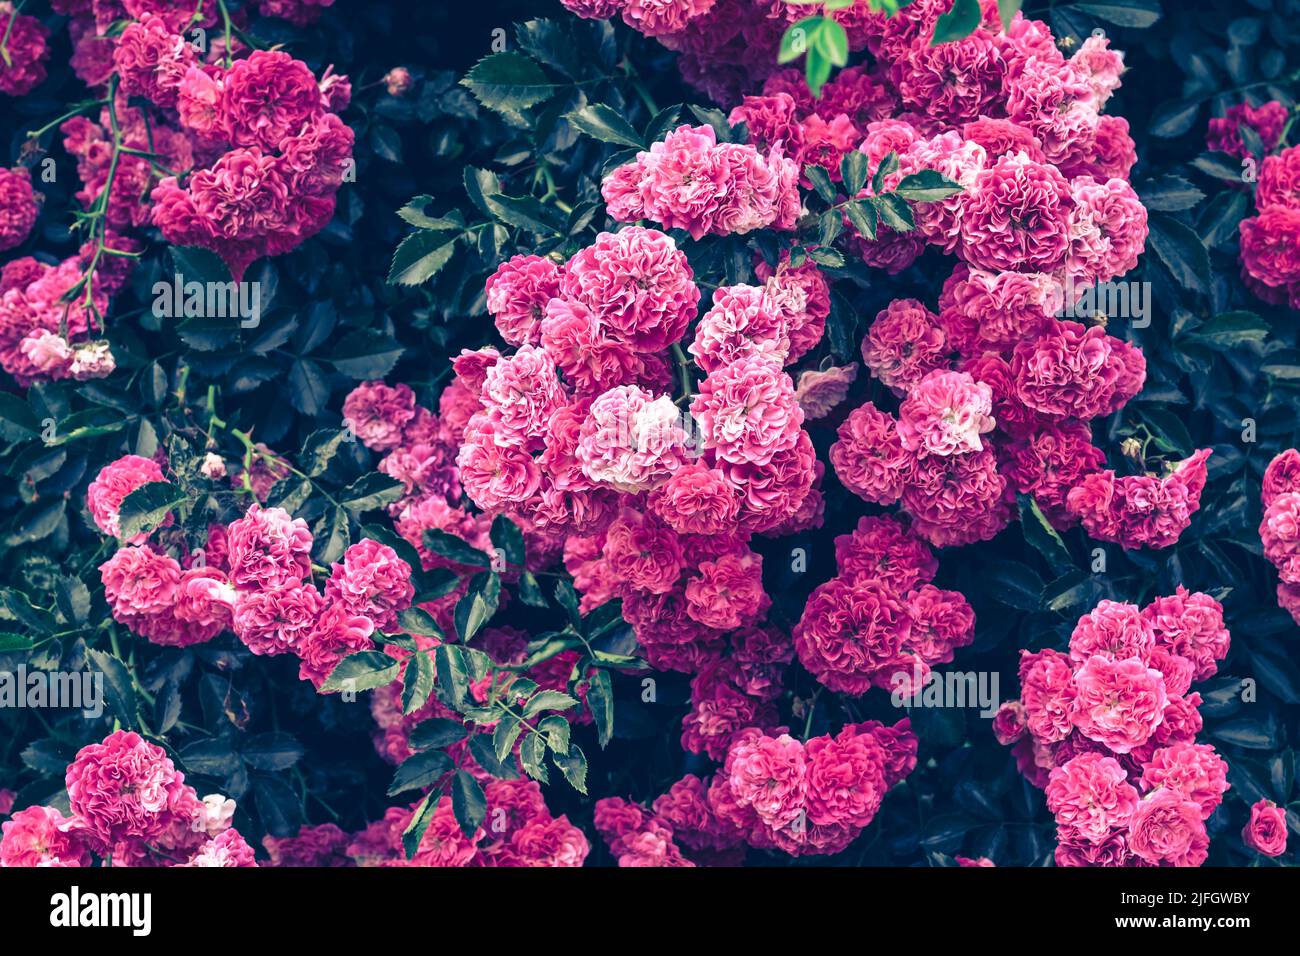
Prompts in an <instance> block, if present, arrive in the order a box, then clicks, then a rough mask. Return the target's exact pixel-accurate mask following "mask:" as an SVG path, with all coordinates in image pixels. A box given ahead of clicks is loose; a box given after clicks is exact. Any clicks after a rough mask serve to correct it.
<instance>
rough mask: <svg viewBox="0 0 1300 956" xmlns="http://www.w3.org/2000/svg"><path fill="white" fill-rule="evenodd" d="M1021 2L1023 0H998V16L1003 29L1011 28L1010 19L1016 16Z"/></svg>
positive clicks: (1022, 2)
mask: <svg viewBox="0 0 1300 956" xmlns="http://www.w3.org/2000/svg"><path fill="white" fill-rule="evenodd" d="M1023 4H1024V0H998V17H999V19H1001V21H1002V29H1003V30H1004V31H1005V30H1010V29H1011V21H1012V20H1014V19H1015V18H1016V14H1017V13H1019V12H1020V8H1021V6H1022V5H1023Z"/></svg>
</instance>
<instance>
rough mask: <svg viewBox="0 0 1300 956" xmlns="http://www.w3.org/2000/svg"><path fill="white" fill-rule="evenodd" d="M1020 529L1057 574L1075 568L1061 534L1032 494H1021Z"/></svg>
mask: <svg viewBox="0 0 1300 956" xmlns="http://www.w3.org/2000/svg"><path fill="white" fill-rule="evenodd" d="M1018 497H1019V499H1020V501H1019V504H1020V530H1021V532H1022V533H1023V534H1024V536H1025V541H1026V542H1028V543H1029V545H1030V546H1031V547H1033V549H1034V550H1035V551H1037V552H1038V553H1039V554H1041V555H1042V556H1043V558H1044V559H1045V560H1046V561H1047V563H1048V564H1049V565H1050V566H1051V568H1052V570H1053V571H1055V572H1056V573H1057V574H1064V573H1065V572H1066V571H1069V570H1073V568H1074V560H1073V559H1072V558H1071V557H1070V551H1069V549H1068V548H1066V546H1065V542H1064V541H1062V540H1061V535H1060V533H1059V532H1057V530H1056V529H1055V528H1053V527H1052V525H1051V523H1050V522H1049V521H1048V520H1047V516H1046V515H1044V514H1043V509H1042V508H1040V507H1039V506H1038V502H1037V501H1035V500H1034V499H1033V497H1032V496H1030V495H1019V496H1018Z"/></svg>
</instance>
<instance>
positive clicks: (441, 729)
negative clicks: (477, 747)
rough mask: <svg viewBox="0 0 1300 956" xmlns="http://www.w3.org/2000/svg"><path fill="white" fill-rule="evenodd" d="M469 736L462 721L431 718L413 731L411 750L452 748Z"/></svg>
mask: <svg viewBox="0 0 1300 956" xmlns="http://www.w3.org/2000/svg"><path fill="white" fill-rule="evenodd" d="M468 736H469V731H468V730H466V729H465V725H464V724H462V723H461V722H460V721H458V720H451V719H450V718H447V717H431V718H429V719H428V720H426V721H422V722H421V723H419V724H417V725H416V727H415V729H414V730H412V731H411V738H410V743H411V749H412V750H428V749H430V748H431V747H437V748H439V749H441V748H443V747H450V746H451V745H452V744H454V743H459V742H460V741H462V740H464V739H465V738H466V737H468Z"/></svg>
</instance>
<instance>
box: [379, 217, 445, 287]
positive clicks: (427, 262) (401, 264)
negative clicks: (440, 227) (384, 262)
mask: <svg viewBox="0 0 1300 956" xmlns="http://www.w3.org/2000/svg"><path fill="white" fill-rule="evenodd" d="M458 238H459V236H458V235H457V234H455V233H447V232H432V231H429V230H424V229H422V230H420V231H419V232H413V233H411V234H410V235H409V236H407V237H406V238H405V239H403V240H402V241H401V243H400V244H399V245H398V246H397V249H396V250H395V251H394V252H393V262H392V265H391V266H389V268H388V281H389V283H391V284H392V285H405V286H416V285H421V284H423V283H425V282H428V281H429V280H430V279H432V278H433V277H434V276H435V275H437V274H438V272H439V271H441V269H442V267H443V266H445V265H446V264H447V263H448V262H450V261H451V257H452V254H453V253H454V252H455V251H456V240H457V239H458Z"/></svg>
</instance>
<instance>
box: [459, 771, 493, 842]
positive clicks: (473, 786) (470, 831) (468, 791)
mask: <svg viewBox="0 0 1300 956" xmlns="http://www.w3.org/2000/svg"><path fill="white" fill-rule="evenodd" d="M451 809H452V811H453V812H454V813H455V815H456V822H457V823H459V824H460V829H461V832H462V833H464V834H465V835H466V836H468V837H472V836H473V835H474V831H475V830H477V829H478V828H479V826H480V825H481V824H482V823H483V818H484V817H486V816H487V800H486V799H485V798H484V796H483V788H482V787H481V786H479V782H478V781H477V780H475V779H474V778H473V777H471V776H470V775H469V774H468V773H466V772H465V771H464V770H457V771H456V776H455V777H453V778H452V780H451Z"/></svg>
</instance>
